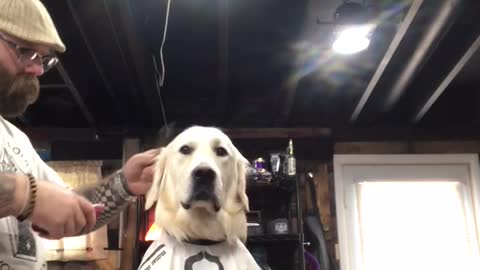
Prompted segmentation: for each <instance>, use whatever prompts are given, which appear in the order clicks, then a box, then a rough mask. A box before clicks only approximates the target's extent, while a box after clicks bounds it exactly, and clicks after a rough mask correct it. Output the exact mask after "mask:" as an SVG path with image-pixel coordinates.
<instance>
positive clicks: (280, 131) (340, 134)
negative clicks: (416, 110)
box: [22, 126, 480, 151]
mask: <svg viewBox="0 0 480 270" xmlns="http://www.w3.org/2000/svg"><path fill="white" fill-rule="evenodd" d="M22 131H23V132H25V134H27V136H28V137H29V138H31V140H32V142H37V143H41V142H42V143H44V142H45V141H48V142H55V141H74V142H75V141H97V140H103V141H107V140H109V139H115V140H118V139H119V138H125V137H126V136H127V135H126V134H125V132H123V131H122V130H121V129H118V130H113V129H112V130H110V131H109V132H108V134H107V133H105V132H104V133H105V134H106V135H102V134H100V138H99V137H98V135H97V134H98V131H97V130H95V129H93V128H32V127H25V128H22ZM182 131H183V129H180V128H176V129H175V130H174V131H172V134H174V135H176V134H179V133H180V132H182ZM223 131H224V132H225V134H227V135H228V136H229V137H230V138H231V139H242V140H243V139H247V140H248V139H288V138H293V139H313V140H317V139H319V140H322V139H331V140H333V141H335V142H342V141H343V142H354V141H358V142H361V141H396V140H401V141H408V140H422V141H423V140H459V139H480V132H479V130H478V128H475V127H472V126H459V127H451V128H445V127H440V128H412V127H395V128H392V127H385V128H339V129H331V128H232V129H223ZM140 133H142V134H140ZM129 136H137V137H153V136H158V129H144V130H142V131H139V133H138V134H130V135H129ZM312 151H313V149H312Z"/></svg>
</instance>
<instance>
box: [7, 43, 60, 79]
mask: <svg viewBox="0 0 480 270" xmlns="http://www.w3.org/2000/svg"><path fill="white" fill-rule="evenodd" d="M0 39H1V40H3V41H4V42H5V43H7V45H8V46H9V47H11V48H12V49H14V50H15V51H16V53H17V57H18V62H19V63H20V64H22V65H25V66H29V65H32V64H41V65H42V66H43V72H47V71H49V70H50V69H51V68H52V67H54V66H55V65H56V64H57V63H58V58H57V57H56V56H54V55H46V56H42V55H41V54H39V53H38V52H37V51H35V50H34V49H31V48H25V47H21V46H19V45H18V44H16V43H14V42H12V41H10V40H8V39H6V38H5V37H3V36H2V35H0Z"/></svg>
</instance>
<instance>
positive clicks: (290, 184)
mask: <svg viewBox="0 0 480 270" xmlns="http://www.w3.org/2000/svg"><path fill="white" fill-rule="evenodd" d="M296 181H297V178H296V177H289V178H273V179H272V180H271V181H268V182H267V181H263V180H253V179H251V178H249V179H247V191H249V190H258V189H279V190H285V191H289V192H292V191H294V190H295V184H296Z"/></svg>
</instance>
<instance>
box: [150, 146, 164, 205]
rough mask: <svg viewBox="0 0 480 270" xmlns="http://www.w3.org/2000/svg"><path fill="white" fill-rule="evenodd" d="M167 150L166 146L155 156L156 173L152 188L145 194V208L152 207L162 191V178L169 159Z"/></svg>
mask: <svg viewBox="0 0 480 270" xmlns="http://www.w3.org/2000/svg"><path fill="white" fill-rule="evenodd" d="M166 152H167V151H165V147H162V148H160V154H158V156H157V157H156V158H155V164H154V165H153V166H154V174H153V183H152V186H151V187H150V189H149V190H148V192H147V194H146V195H145V198H146V199H145V210H148V209H150V207H152V205H153V204H154V203H155V202H156V201H157V199H158V196H159V192H160V185H161V184H162V180H163V177H164V174H165V168H166V166H165V163H166V160H167V154H166Z"/></svg>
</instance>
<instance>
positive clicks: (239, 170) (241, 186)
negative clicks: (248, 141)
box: [235, 150, 250, 211]
mask: <svg viewBox="0 0 480 270" xmlns="http://www.w3.org/2000/svg"><path fill="white" fill-rule="evenodd" d="M236 152H237V160H236V164H235V165H236V178H237V179H236V180H237V196H238V199H239V200H240V202H241V203H242V205H243V207H244V209H245V210H246V211H250V208H249V202H248V196H247V191H246V189H247V168H248V166H249V165H250V162H249V161H248V160H247V159H246V158H245V157H243V155H242V154H241V153H240V152H239V151H238V150H237V151H236Z"/></svg>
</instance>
